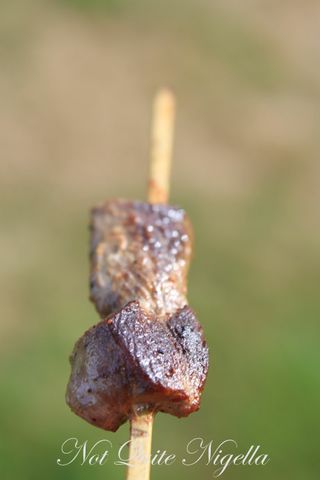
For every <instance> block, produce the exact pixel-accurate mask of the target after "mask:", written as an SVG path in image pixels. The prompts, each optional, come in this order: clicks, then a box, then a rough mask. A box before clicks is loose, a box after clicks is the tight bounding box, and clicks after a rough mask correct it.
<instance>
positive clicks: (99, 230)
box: [90, 200, 192, 318]
mask: <svg viewBox="0 0 320 480" xmlns="http://www.w3.org/2000/svg"><path fill="white" fill-rule="evenodd" d="M191 236H192V229H191V223H190V221H189V220H188V218H187V216H186V214H185V212H184V211H183V210H182V209H180V208H177V207H173V206H169V205H160V204H159V205H158V204H150V203H144V202H132V201H127V200H113V201H109V202H106V203H105V204H103V205H101V206H99V207H96V208H94V209H93V210H92V213H91V252H90V253H91V275H90V290H91V295H90V298H91V300H92V301H93V302H94V303H95V305H96V308H97V310H98V312H99V314H100V316H101V317H102V318H103V317H105V316H107V315H109V314H110V313H112V312H115V311H118V310H120V309H121V308H122V307H123V306H124V305H126V304H127V303H128V302H129V301H131V300H139V302H140V304H141V306H142V307H143V308H144V309H145V310H147V311H149V312H151V313H152V314H155V315H157V318H160V317H164V318H165V317H166V315H167V314H170V315H172V314H173V313H174V312H175V311H176V310H177V309H179V308H182V307H184V306H185V305H186V304H187V300H186V293H187V287H186V279H187V273H188V268H189V262H190V256H191Z"/></svg>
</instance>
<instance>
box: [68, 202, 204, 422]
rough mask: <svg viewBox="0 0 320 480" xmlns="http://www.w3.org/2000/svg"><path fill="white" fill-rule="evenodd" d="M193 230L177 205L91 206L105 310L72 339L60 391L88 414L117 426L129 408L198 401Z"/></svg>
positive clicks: (200, 375)
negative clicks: (190, 286)
mask: <svg viewBox="0 0 320 480" xmlns="http://www.w3.org/2000/svg"><path fill="white" fill-rule="evenodd" d="M191 237H192V229H191V224H190V221H189V220H188V218H187V216H186V214H185V212H184V211H183V210H182V209H179V208H177V207H172V206H169V205H161V204H149V203H144V202H130V201H126V200H112V201H110V202H106V203H105V204H104V205H101V206H99V207H96V208H94V209H93V210H92V215H91V250H90V257H91V275H90V289H91V299H92V301H93V302H94V303H95V306H96V309H97V311H98V312H99V314H100V316H101V318H103V320H102V321H101V322H100V323H98V324H97V325H95V326H93V327H92V328H91V329H89V330H88V331H87V332H86V333H85V334H84V335H83V336H82V337H81V338H80V339H79V340H78V342H77V343H76V345H75V348H74V351H73V354H72V355H71V366H72V372H71V377H70V380H69V384H68V388H67V397H66V398H67V402H68V404H69V406H70V407H71V409H72V410H73V411H74V412H75V413H76V414H77V415H79V416H81V417H82V418H84V419H85V420H87V421H88V422H90V423H92V424H94V425H96V426H98V427H101V428H104V429H106V430H112V431H115V430H117V428H118V427H119V426H120V425H121V424H122V423H123V422H125V421H126V420H127V419H128V418H129V417H130V416H131V415H132V414H134V413H139V412H140V413H141V412H157V411H162V412H166V413H170V414H172V415H176V416H178V417H181V416H186V415H188V414H190V413H192V412H193V411H195V410H197V409H198V408H199V403H200V395H201V391H202V390H203V387H204V383H205V379H206V375H207V370H208V348H207V345H206V342H205V339H204V335H203V330H202V327H201V326H200V324H199V322H198V321H197V319H196V317H195V314H194V313H193V311H192V310H191V309H190V307H189V306H188V305H187V300H186V293H187V287H186V277H187V272H188V267H189V263H190V257H191V240H192V238H191Z"/></svg>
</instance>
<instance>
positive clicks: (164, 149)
mask: <svg viewBox="0 0 320 480" xmlns="http://www.w3.org/2000/svg"><path fill="white" fill-rule="evenodd" d="M174 116H175V100H174V96H173V94H172V93H171V92H170V91H169V90H160V91H159V92H158V93H157V95H156V97H155V101H154V106H153V120H152V130H151V161H150V177H149V184H148V201H149V202H150V203H167V202H168V198H169V181H170V170H171V168H170V166H171V154H172V143H173V128H174ZM153 417H154V416H153V413H147V414H140V415H139V413H137V414H135V415H133V416H132V418H131V419H130V449H129V466H128V469H127V480H148V479H149V477H150V466H151V465H150V457H151V442H152V426H153Z"/></svg>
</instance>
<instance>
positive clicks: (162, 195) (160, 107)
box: [148, 90, 175, 203]
mask: <svg viewBox="0 0 320 480" xmlns="http://www.w3.org/2000/svg"><path fill="white" fill-rule="evenodd" d="M174 117H175V100H174V96H173V94H172V93H171V92H170V90H160V91H159V92H158V94H157V95H156V97H155V100H154V106H153V121H152V130H151V161H150V176H149V190H148V200H149V202H150V203H167V202H168V198H169V183H170V171H171V154H172V144H173V132H174Z"/></svg>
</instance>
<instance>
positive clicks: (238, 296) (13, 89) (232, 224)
mask: <svg viewBox="0 0 320 480" xmlns="http://www.w3.org/2000/svg"><path fill="white" fill-rule="evenodd" d="M319 16H320V4H319V2H316V1H312V0H305V1H304V2H299V1H295V0H291V1H287V0H284V1H281V2H279V1H274V0H268V1H267V0H266V1H258V0H242V1H241V2H239V1H236V0H218V1H210V0H184V1H183V2H179V1H177V0H170V1H169V0H161V1H158V2H147V1H146V0H138V1H136V2H130V1H129V0H109V1H108V0H95V1H90V0H60V1H54V0H51V1H50V0H46V1H41V2H40V1H37V0H20V1H19V0H10V2H1V7H0V103H1V108H0V145H1V154H0V155H1V166H0V179H1V180H0V181H1V189H0V198H1V245H0V246H1V249H0V251H1V290H0V295H1V309H2V312H1V320H0V338H1V340H0V341H1V349H0V358H1V381H0V405H1V430H0V431H1V434H0V435H1V440H0V469H1V471H0V475H1V479H4V480H6V479H8V480H16V479H32V480H35V479H43V478H46V479H70V480H72V479H77V480H78V479H83V480H85V479H89V478H90V480H100V479H106V478H113V479H121V478H124V474H125V470H124V468H122V467H114V466H112V464H110V463H106V464H105V465H104V466H103V467H99V466H94V467H85V466H80V463H79V462H74V463H73V464H72V465H70V466H69V467H65V468H61V467H58V466H57V465H56V460H57V458H58V457H59V456H60V457H61V454H60V446H61V443H62V442H63V441H64V440H65V439H67V438H68V437H78V438H79V439H80V440H82V441H84V440H85V439H88V440H89V442H90V444H92V442H95V441H97V440H99V439H101V438H108V439H110V440H112V442H113V443H114V448H115V449H116V448H117V447H119V446H120V445H121V443H122V442H124V441H125V440H127V438H128V425H124V426H123V427H121V428H120V430H119V431H118V432H117V433H115V434H112V433H110V432H103V431H102V430H98V429H95V428H93V427H92V426H90V425H89V424H86V423H85V422H83V421H82V420H80V419H79V418H77V417H76V416H75V415H73V414H72V413H71V412H70V411H69V409H68V407H67V406H66V405H65V402H64V393H65V386H66V383H67V379H68V376H69V364H68V355H69V353H70V352H71V350H72V348H73V344H74V342H75V340H76V339H77V338H78V337H79V336H80V335H81V334H82V333H83V332H84V330H85V329H87V328H88V327H89V326H90V325H92V324H93V323H95V322H97V320H98V318H97V315H96V313H95V311H94V308H93V306H92V305H91V304H90V303H89V301H88V278H87V277H88V229H87V224H88V210H89V207H90V206H92V205H93V204H95V203H98V202H100V201H101V200H103V199H105V198H108V197H112V196H122V197H129V198H145V192H146V179H147V170H148V157H149V132H150V118H151V102H152V98H153V95H154V93H155V91H156V90H157V88H158V87H161V86H163V85H165V86H169V87H172V88H173V89H174V91H175V93H176V95H177V98H178V118H177V128H176V141H175V152H174V165H173V172H172V195H171V198H172V203H175V204H179V205H181V206H183V207H184V208H185V209H186V210H187V211H188V213H189V215H190V217H191V219H192V221H193V225H194V230H195V240H196V243H195V256H194V261H193V264H192V268H191V272H190V277H189V299H190V304H191V305H192V306H193V308H194V309H195V310H196V312H197V313H198V316H199V319H200V320H201V322H202V324H203V326H204V328H205V331H206V336H207V339H208V343H209V345H210V351H211V369H210V374H209V378H208V381H207V387H206V390H205V392H204V395H203V402H202V408H201V409H200V411H199V412H198V413H196V414H194V415H192V416H190V417H189V418H187V419H184V420H178V419H176V418H174V417H171V416H168V415H163V414H159V415H157V417H156V421H155V428H154V441H153V450H154V451H156V450H157V449H161V450H164V449H166V450H167V451H168V452H172V451H173V452H175V453H177V455H178V456H183V452H184V449H185V446H186V443H187V442H188V441H189V440H190V439H192V438H193V437H196V436H197V437H203V438H204V439H206V440H207V441H210V440H211V439H212V440H213V443H214V445H216V446H217V445H218V444H219V443H220V442H221V441H223V440H225V439H227V438H232V439H234V440H236V441H237V442H238V444H239V451H240V452H245V451H246V450H247V449H248V447H250V445H252V444H254V445H261V446H262V450H263V451H264V452H266V453H268V454H269V455H270V457H271V460H270V462H269V464H268V465H267V466H265V467H243V466H242V467H240V466H238V467H230V468H229V469H228V470H227V471H226V473H224V474H223V475H222V477H220V478H226V479H234V480H241V479H268V480H269V479H273V480H278V479H279V480H283V479H289V478H290V480H295V479H301V478H304V479H308V480H313V479H316V478H319V477H318V473H319V472H318V471H319V466H318V458H319V452H318V450H319V449H318V444H317V443H318V439H317V431H318V428H319V403H320V393H319V391H320V389H319V357H318V355H317V354H318V351H319V328H318V324H319V317H320V299H319V297H320V296H319V284H320V249H319V241H320V225H319V200H320V193H319V192H320V190H319V175H320V165H319V153H320V128H319V125H320V122H319V107H320V62H319V53H320V40H319V24H318V20H319ZM212 472H213V468H212V466H205V464H204V462H200V463H199V464H198V465H197V466H195V467H189V468H186V467H183V466H181V465H180V464H175V465H173V466H171V467H154V468H153V471H152V478H153V479H154V480H157V479H159V480H160V479H162V478H166V479H167V480H169V479H177V478H181V479H182V478H183V479H184V480H187V479H192V478H194V477H195V476H197V478H201V479H209V478H212Z"/></svg>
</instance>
